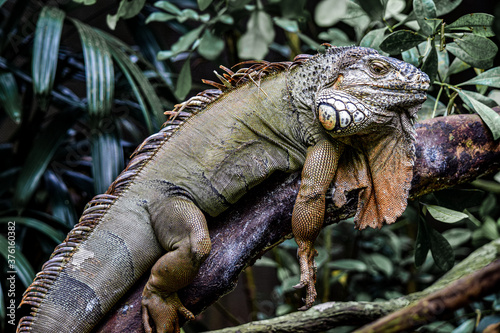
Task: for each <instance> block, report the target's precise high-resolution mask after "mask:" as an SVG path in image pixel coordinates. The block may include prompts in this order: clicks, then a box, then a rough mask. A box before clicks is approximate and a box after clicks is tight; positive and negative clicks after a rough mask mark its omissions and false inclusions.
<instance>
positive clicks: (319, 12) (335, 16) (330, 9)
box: [314, 0, 347, 27]
mask: <svg viewBox="0 0 500 333" xmlns="http://www.w3.org/2000/svg"><path fill="white" fill-rule="evenodd" d="M346 11H347V0H322V1H321V2H319V3H318V5H317V6H316V8H315V9H314V22H316V24H317V25H319V26H320V27H331V26H332V25H334V24H335V23H337V22H338V21H340V19H342V17H344V14H345V13H346Z"/></svg>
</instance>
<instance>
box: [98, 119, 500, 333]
mask: <svg viewBox="0 0 500 333" xmlns="http://www.w3.org/2000/svg"><path fill="white" fill-rule="evenodd" d="M417 133H418V139H417V143H416V153H417V161H416V163H415V167H414V177H413V181H412V189H411V193H410V195H411V198H413V199H414V198H417V197H419V196H421V195H423V194H426V193H429V192H432V191H437V190H440V189H444V188H447V187H450V186H454V185H457V184H460V183H464V182H469V181H471V180H473V179H475V178H477V177H479V176H481V175H484V174H487V173H491V172H494V171H496V170H499V169H500V144H499V143H498V142H494V141H493V138H492V137H491V134H490V132H489V130H488V129H487V128H486V126H485V125H484V124H483V123H482V121H481V120H480V119H479V117H478V116H476V115H459V116H449V117H445V118H436V119H432V120H428V121H423V122H420V123H418V124H417ZM299 182H300V174H299V173H294V174H291V175H286V174H275V175H273V176H272V177H271V178H270V179H269V180H268V181H266V182H265V183H264V184H262V185H261V186H258V187H257V188H255V189H253V190H252V191H251V192H250V193H249V194H247V195H246V196H245V197H244V198H243V199H242V200H240V202H239V203H238V205H236V206H235V207H233V208H232V209H230V210H229V211H227V212H225V213H224V214H222V215H220V216H218V217H217V218H215V219H209V221H208V223H209V226H210V237H211V239H212V251H211V253H210V256H209V258H208V259H207V260H206V261H205V262H204V263H203V265H202V267H201V269H200V272H199V274H198V276H197V277H196V279H195V280H194V281H193V283H191V284H190V285H189V286H187V287H186V288H184V289H183V290H181V291H180V292H179V296H180V298H181V300H182V301H183V302H184V304H185V305H186V307H187V308H189V309H190V310H192V311H193V312H194V313H200V312H201V311H203V310H204V309H205V308H206V307H208V306H209V305H211V304H213V303H214V302H216V301H217V300H218V299H219V298H220V297H222V296H223V295H224V294H226V293H228V292H229V291H231V290H232V289H233V288H234V286H235V284H236V281H237V278H238V275H239V273H240V272H241V271H242V270H243V269H244V268H245V267H247V266H249V265H252V264H253V263H254V262H255V260H257V259H258V258H260V257H261V256H262V255H263V254H264V253H265V252H266V251H267V250H268V249H270V248H271V247H273V246H275V245H276V244H278V243H280V242H282V241H283V240H284V239H286V238H289V237H291V225H290V219H291V212H292V209H293V204H294V202H295V197H296V195H297V192H298V187H299ZM356 205H357V200H356V195H355V193H352V195H351V197H350V199H349V200H348V203H347V204H346V205H345V206H344V207H342V208H341V209H335V208H334V207H333V205H332V204H328V203H327V210H326V216H325V222H326V224H331V223H336V222H338V221H340V220H343V219H345V218H348V217H350V216H354V214H355V212H356ZM145 282H146V277H145V278H143V279H142V280H141V281H139V282H138V283H137V284H136V286H135V287H134V288H133V290H131V291H130V292H129V293H128V294H127V295H126V296H125V297H124V298H123V301H122V302H121V303H120V304H117V305H116V306H115V308H114V310H113V311H111V312H110V313H109V314H108V316H107V317H106V318H105V319H104V320H103V322H102V323H101V325H100V327H99V328H98V329H96V330H95V332H131V331H133V332H143V330H142V320H141V313H140V299H141V292H142V288H143V286H144V284H145ZM401 306H404V305H403V304H401V305H400V306H399V307H401ZM394 309H395V308H393V309H392V310H390V311H393V310H394ZM314 311H316V310H314ZM390 311H389V312H390ZM307 312H308V311H306V312H303V313H302V314H304V313H307ZM386 313H387V312H386ZM380 315H382V313H380ZM373 319H374V317H372V318H371V319H368V321H371V320H373ZM289 320H290V319H289Z"/></svg>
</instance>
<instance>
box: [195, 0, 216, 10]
mask: <svg viewBox="0 0 500 333" xmlns="http://www.w3.org/2000/svg"><path fill="white" fill-rule="evenodd" d="M212 1H213V0H198V7H199V8H200V10H205V9H207V8H208V6H210V4H211V3H212Z"/></svg>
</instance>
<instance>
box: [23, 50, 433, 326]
mask: <svg viewBox="0 0 500 333" xmlns="http://www.w3.org/2000/svg"><path fill="white" fill-rule="evenodd" d="M227 71H228V73H229V75H228V76H226V78H225V79H224V78H223V79H222V80H223V83H224V85H220V84H216V83H212V84H213V85H215V86H217V87H219V88H220V89H222V90H224V92H222V91H220V90H209V91H205V92H203V93H201V94H200V95H198V96H196V97H193V98H191V99H190V100H188V101H187V102H185V103H182V104H180V105H178V106H177V107H176V109H175V110H174V111H172V112H169V114H171V115H175V116H176V117H177V118H178V120H171V121H170V122H167V124H166V127H165V128H164V129H163V130H162V131H160V132H159V133H157V134H155V135H153V136H151V137H150V138H148V139H146V141H145V142H144V143H143V144H142V145H141V146H140V147H139V148H138V149H137V151H136V156H135V157H134V158H133V159H132V161H131V162H130V164H129V166H128V167H127V169H126V170H125V171H124V172H123V173H122V174H121V175H120V176H119V177H118V179H117V180H116V181H115V182H114V183H113V184H112V185H111V186H110V189H109V190H108V192H107V193H106V194H105V195H101V196H97V197H96V198H94V199H93V201H91V203H89V205H88V207H87V209H86V211H85V212H84V214H83V215H82V218H81V220H80V223H79V224H78V225H77V226H76V227H75V228H74V229H73V231H71V232H70V234H68V238H67V239H66V241H65V242H64V243H63V244H61V245H60V246H58V247H57V248H56V251H55V252H54V254H53V256H52V257H51V259H50V260H49V261H48V262H47V263H46V265H45V266H44V268H43V271H42V272H41V273H39V274H38V275H37V278H36V279H35V281H34V282H33V284H32V286H31V287H30V288H29V289H28V291H27V292H26V294H25V297H24V299H23V302H22V305H30V306H31V307H32V314H31V316H27V317H24V318H22V319H21V322H20V325H19V327H18V331H19V332H27V331H33V332H89V331H90V330H91V329H92V327H93V326H94V325H95V324H96V323H97V322H98V321H99V320H100V318H101V317H102V316H103V314H104V313H106V312H107V311H109V309H110V308H111V306H112V305H113V304H114V303H115V302H116V301H117V300H118V299H119V298H120V297H121V296H122V295H123V294H124V293H125V292H126V290H127V289H129V288H130V287H131V286H132V284H133V283H134V282H135V281H136V280H137V279H138V278H139V277H140V276H141V275H142V274H144V273H145V272H146V271H147V270H148V269H149V268H151V267H152V268H151V275H150V278H149V280H148V283H147V284H146V287H145V288H144V292H143V302H142V311H143V319H144V327H145V330H146V332H179V330H180V326H179V316H183V317H185V318H186V319H188V320H191V319H193V317H194V316H193V314H192V313H191V312H190V311H189V310H188V309H186V308H185V307H184V306H183V304H182V303H181V301H180V300H179V298H178V297H177V290H179V289H181V288H183V287H184V286H186V285H188V284H189V283H190V282H191V281H192V280H193V278H194V276H195V275H196V274H197V272H198V269H199V267H200V264H201V263H202V262H203V261H204V260H205V258H206V257H207V255H208V254H209V252H210V248H211V243H210V238H209V235H208V229H207V224H206V219H205V214H209V215H212V216H216V215H218V214H220V213H221V212H222V211H224V210H225V209H227V208H228V207H229V206H230V205H231V204H234V203H236V202H237V201H238V200H239V199H240V198H241V196H242V195H244V194H245V193H246V192H247V191H248V190H249V189H251V188H252V187H254V186H255V185H257V184H258V183H260V182H262V181H264V180H265V179H266V178H267V177H269V176H270V175H271V174H272V173H273V172H274V171H278V170H279V171H284V172H293V171H296V170H299V169H302V183H301V187H300V190H299V194H298V197H297V200H296V203H295V207H294V211H293V215H292V228H293V233H294V236H295V239H296V241H297V244H298V245H299V253H298V255H299V261H300V268H301V280H300V283H299V284H298V285H297V286H296V287H297V288H307V289H306V290H307V295H306V300H305V305H304V307H303V308H302V309H307V308H309V307H310V306H311V305H312V304H313V302H314V299H315V297H316V290H315V286H314V284H315V279H316V277H315V274H316V272H315V264H314V256H315V255H316V250H315V249H314V241H315V239H316V237H317V235H318V233H319V231H320V230H321V226H322V224H323V216H324V209H325V193H326V191H327V188H328V186H329V184H330V183H331V182H332V181H333V182H334V183H335V186H336V190H335V193H334V196H333V199H334V202H335V203H336V204H337V205H338V206H341V205H343V204H345V200H346V198H345V193H346V192H347V191H350V190H353V189H359V190H360V191H359V197H360V201H359V202H360V205H359V207H358V214H357V216H356V219H357V226H358V227H359V228H364V227H366V226H372V227H380V226H381V225H382V224H383V223H392V222H394V220H395V219H396V218H397V217H398V216H399V215H400V214H401V213H402V211H403V210H404V208H405V207H406V198H407V196H408V189H409V186H410V183H409V182H410V180H411V176H412V166H413V160H414V152H413V151H414V148H413V140H414V134H413V127H412V119H413V117H414V116H415V113H416V111H417V110H418V109H419V107H420V104H421V103H422V102H423V101H424V100H425V90H426V89H427V88H428V83H429V82H428V81H429V79H428V77H427V76H426V75H425V74H424V73H422V72H420V71H419V70H418V69H416V68H415V67H413V66H411V65H409V64H406V63H404V62H401V61H398V60H395V59H391V58H386V57H383V56H380V55H378V53H377V52H376V51H374V50H371V49H366V48H358V47H349V48H329V49H327V51H326V53H325V54H319V55H316V56H314V57H307V56H301V57H299V58H298V60H297V61H296V62H295V63H276V64H270V63H259V64H257V65H255V66H254V67H251V68H250V69H244V70H242V71H240V72H238V73H236V74H235V73H232V72H231V71H229V70H227ZM239 79H242V81H239V82H237V80H239ZM224 81H226V82H224ZM241 82H243V83H241ZM227 86H232V87H231V88H229V89H228V88H226V87H227Z"/></svg>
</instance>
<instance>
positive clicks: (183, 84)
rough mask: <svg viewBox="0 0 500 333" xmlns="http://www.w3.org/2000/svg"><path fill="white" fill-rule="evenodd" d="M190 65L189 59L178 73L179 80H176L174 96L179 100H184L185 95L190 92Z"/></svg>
mask: <svg viewBox="0 0 500 333" xmlns="http://www.w3.org/2000/svg"><path fill="white" fill-rule="evenodd" d="M191 85H192V82H191V64H190V61H189V58H188V59H186V61H185V62H184V65H182V68H181V72H180V73H179V79H178V80H177V87H176V89H175V96H177V98H179V100H184V98H186V96H187V94H188V93H189V91H190V90H191Z"/></svg>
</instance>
